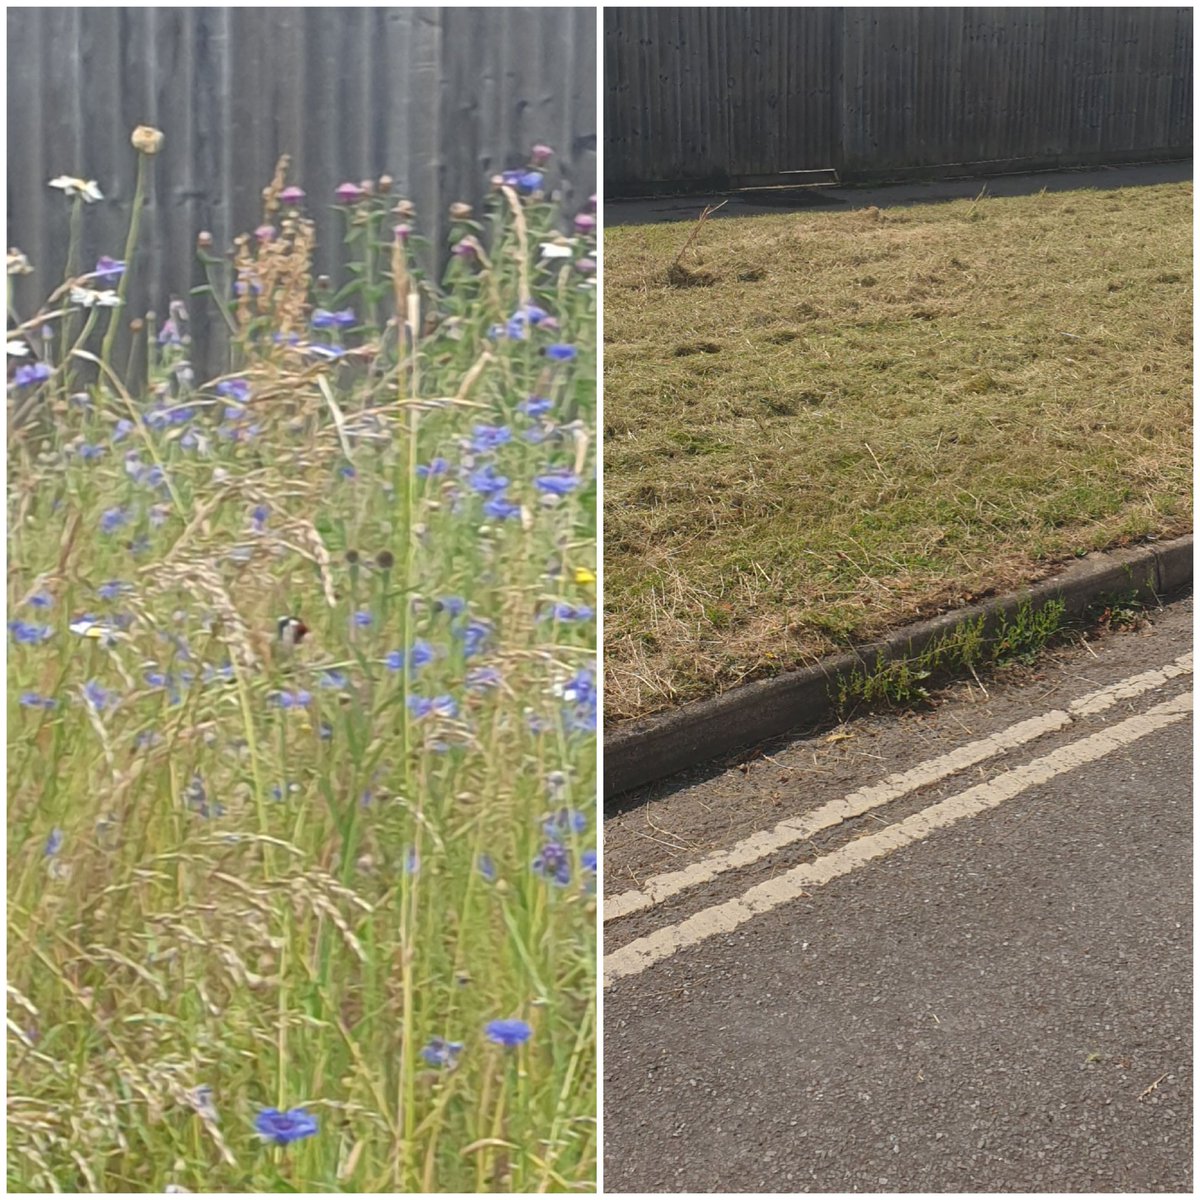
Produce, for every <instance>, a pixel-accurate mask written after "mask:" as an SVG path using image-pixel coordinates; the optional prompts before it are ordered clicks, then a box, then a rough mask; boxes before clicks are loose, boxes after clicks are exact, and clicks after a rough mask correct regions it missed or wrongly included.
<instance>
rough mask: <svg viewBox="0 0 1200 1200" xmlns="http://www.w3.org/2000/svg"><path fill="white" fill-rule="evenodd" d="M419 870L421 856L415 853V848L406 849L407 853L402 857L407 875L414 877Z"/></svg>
mask: <svg viewBox="0 0 1200 1200" xmlns="http://www.w3.org/2000/svg"><path fill="white" fill-rule="evenodd" d="M420 869H421V856H420V855H419V854H418V853H417V851H416V847H415V846H410V847H409V848H408V853H407V854H405V856H404V870H405V872H406V873H407V874H409V875H415V874H416V873H417V872H418V871H419V870H420Z"/></svg>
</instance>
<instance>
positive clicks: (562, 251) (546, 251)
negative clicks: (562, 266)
mask: <svg viewBox="0 0 1200 1200" xmlns="http://www.w3.org/2000/svg"><path fill="white" fill-rule="evenodd" d="M541 254H542V257H543V258H574V257H575V251H574V250H573V249H572V248H571V246H570V244H569V243H563V242H543V243H542V250H541Z"/></svg>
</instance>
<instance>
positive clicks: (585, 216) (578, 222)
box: [575, 213, 596, 234]
mask: <svg viewBox="0 0 1200 1200" xmlns="http://www.w3.org/2000/svg"><path fill="white" fill-rule="evenodd" d="M575 232H576V233H582V234H589V233H595V232H596V218H595V217H593V216H592V215H591V213H576V214H575Z"/></svg>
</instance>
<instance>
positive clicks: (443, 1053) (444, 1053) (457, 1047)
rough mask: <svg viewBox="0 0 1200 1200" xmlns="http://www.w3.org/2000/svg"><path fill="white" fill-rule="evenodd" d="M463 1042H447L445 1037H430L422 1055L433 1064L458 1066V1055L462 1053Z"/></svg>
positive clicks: (450, 1066) (452, 1067)
mask: <svg viewBox="0 0 1200 1200" xmlns="http://www.w3.org/2000/svg"><path fill="white" fill-rule="evenodd" d="M462 1050H463V1044H462V1042H447V1041H446V1040H445V1039H444V1038H440V1037H435V1038H430V1039H429V1044H428V1045H427V1046H425V1047H423V1048H422V1050H421V1057H422V1058H423V1059H424V1060H425V1061H426V1062H427V1063H428V1064H429V1065H430V1066H431V1067H437V1068H439V1069H441V1068H449V1069H450V1070H453V1069H454V1068H455V1067H456V1066H458V1056H459V1055H460V1054H461V1053H462Z"/></svg>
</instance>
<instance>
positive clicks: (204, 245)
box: [196, 229, 213, 250]
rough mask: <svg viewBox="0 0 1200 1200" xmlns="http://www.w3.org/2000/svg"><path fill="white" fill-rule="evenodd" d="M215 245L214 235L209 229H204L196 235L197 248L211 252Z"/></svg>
mask: <svg viewBox="0 0 1200 1200" xmlns="http://www.w3.org/2000/svg"><path fill="white" fill-rule="evenodd" d="M212 244H213V235H212V234H211V233H209V232H208V230H207V229H202V230H200V232H199V233H198V234H196V246H197V247H198V248H199V249H201V250H211V249H212Z"/></svg>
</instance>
